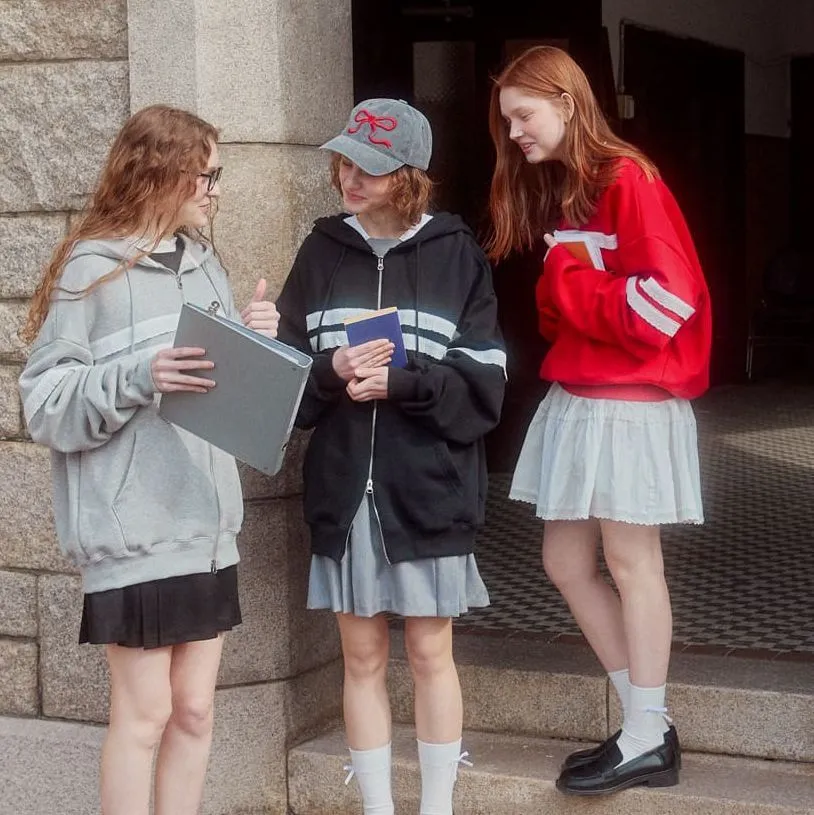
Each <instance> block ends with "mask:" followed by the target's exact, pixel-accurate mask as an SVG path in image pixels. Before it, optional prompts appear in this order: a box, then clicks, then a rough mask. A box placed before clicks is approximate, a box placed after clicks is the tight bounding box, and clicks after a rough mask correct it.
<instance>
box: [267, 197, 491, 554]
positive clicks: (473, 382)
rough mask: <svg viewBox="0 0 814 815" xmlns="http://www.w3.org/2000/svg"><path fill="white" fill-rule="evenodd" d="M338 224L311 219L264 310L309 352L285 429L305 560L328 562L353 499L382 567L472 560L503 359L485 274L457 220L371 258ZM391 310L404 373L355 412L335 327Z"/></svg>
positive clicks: (437, 221) (393, 373) (393, 375)
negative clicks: (293, 419)
mask: <svg viewBox="0 0 814 815" xmlns="http://www.w3.org/2000/svg"><path fill="white" fill-rule="evenodd" d="M346 218H347V216H343V215H335V216H333V217H330V218H322V219H320V220H318V221H317V222H316V223H315V225H314V229H313V231H312V232H311V234H310V235H309V236H308V237H307V238H306V239H305V241H304V242H303V244H302V246H301V247H300V251H299V253H298V255H297V258H296V260H295V261H294V266H293V268H292V270H291V273H290V275H289V277H288V279H287V281H286V283H285V286H284V287H283V291H282V292H281V294H280V297H279V298H278V300H277V308H278V309H279V311H280V315H281V321H280V332H279V336H280V339H282V340H283V341H284V342H287V343H289V344H291V345H294V346H295V347H297V348H300V349H301V350H303V351H306V352H307V353H309V354H311V356H312V357H313V360H314V364H313V367H312V369H311V370H312V372H311V376H310V378H309V381H308V385H307V387H306V390H305V395H304V397H303V401H302V405H301V408H300V411H299V415H298V417H297V425H298V426H299V427H302V428H306V429H307V428H314V433H313V434H312V436H311V439H310V443H309V446H308V452H307V454H306V458H305V468H304V480H305V518H306V521H307V522H308V524H309V526H310V528H311V545H312V551H313V552H314V553H315V554H320V555H327V556H329V557H331V558H333V559H334V560H335V561H337V562H338V561H340V560H341V559H342V556H343V554H344V552H345V546H346V542H347V539H348V533H349V530H350V526H351V522H352V520H353V516H354V515H355V513H356V511H357V509H358V508H359V504H360V502H361V501H362V499H363V497H364V495H365V491H367V492H368V493H370V494H371V495H372V497H373V502H374V505H375V508H376V512H377V514H378V518H379V523H380V525H381V530H382V538H383V540H384V546H385V550H386V555H387V558H388V560H389V561H390V562H391V563H398V562H401V561H407V560H416V559H418V558H424V557H438V556H447V555H462V554H468V553H470V552H472V551H473V549H474V543H475V531H476V528H477V527H478V526H480V525H481V524H482V523H483V519H484V504H485V498H486V461H485V455H484V447H483V436H484V435H485V434H486V433H487V432H488V431H489V430H491V429H492V428H493V427H494V426H495V425H496V424H497V422H498V419H499V418H500V409H501V405H502V402H503V392H504V387H505V379H506V376H505V364H506V354H505V351H504V346H503V341H502V338H501V335H500V330H499V328H498V325H497V304H496V300H495V294H494V290H493V288H492V278H491V271H490V268H489V264H488V262H487V261H486V258H485V257H484V255H483V252H482V251H481V249H480V247H479V246H478V245H477V243H476V241H475V239H474V237H473V235H472V233H471V232H470V230H469V228H468V227H467V226H466V225H465V224H464V222H463V221H462V220H461V219H460V218H459V217H458V216H456V215H449V214H447V213H439V214H436V215H435V216H434V217H433V218H432V219H431V220H430V221H429V222H427V223H426V224H425V225H424V226H423V227H422V228H421V229H420V230H419V231H418V232H417V233H416V234H415V235H414V236H413V237H411V238H410V239H409V240H405V241H404V242H402V243H401V244H399V245H398V246H396V247H394V248H393V249H391V250H390V251H389V252H388V253H387V254H386V255H385V257H384V258H383V259H381V260H380V259H379V258H377V257H376V255H375V254H374V253H373V251H372V250H371V248H370V246H369V245H368V243H367V242H366V241H365V240H364V238H363V237H362V236H361V235H360V234H359V233H358V232H357V231H356V230H355V229H354V228H353V227H352V226H350V225H349V224H347V223H345V220H346ZM390 306H396V307H397V308H398V309H399V316H400V318H401V324H402V332H403V334H404V342H405V347H406V349H407V357H408V365H407V367H406V368H391V369H390V371H389V374H388V396H387V399H386V400H378V401H372V402H361V403H359V402H354V401H353V400H352V399H351V398H350V397H349V396H348V394H347V392H346V390H345V386H346V383H345V382H344V381H343V380H342V379H341V378H340V377H339V376H338V375H337V374H336V373H335V371H334V370H333V365H332V356H333V353H334V351H335V350H336V348H338V347H339V346H341V345H346V344H347V337H346V335H345V331H344V324H343V322H342V321H343V320H344V319H346V318H347V317H351V316H355V315H358V314H361V313H362V312H365V311H370V310H373V309H377V308H387V307H390Z"/></svg>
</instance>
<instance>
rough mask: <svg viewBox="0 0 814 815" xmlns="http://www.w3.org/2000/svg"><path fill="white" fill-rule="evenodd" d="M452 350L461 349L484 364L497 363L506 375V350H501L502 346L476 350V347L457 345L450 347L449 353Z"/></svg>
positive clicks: (463, 352)
mask: <svg viewBox="0 0 814 815" xmlns="http://www.w3.org/2000/svg"><path fill="white" fill-rule="evenodd" d="M452 351H460V352H461V353H462V354H466V355H467V356H468V357H471V358H472V359H474V360H475V362H480V363H481V364H482V365H497V366H499V367H500V368H502V369H503V374H504V376H505V375H506V352H505V351H501V350H500V348H487V349H486V350H483V351H476V350H475V349H474V348H464V347H462V346H460V345H456V346H454V347H453V348H450V349H449V350H448V351H447V353H448V354H449V353H451V352H452Z"/></svg>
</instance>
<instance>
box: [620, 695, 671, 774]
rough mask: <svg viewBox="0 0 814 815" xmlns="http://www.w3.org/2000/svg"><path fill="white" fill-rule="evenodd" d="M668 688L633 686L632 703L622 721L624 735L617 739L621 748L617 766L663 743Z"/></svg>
mask: <svg viewBox="0 0 814 815" xmlns="http://www.w3.org/2000/svg"><path fill="white" fill-rule="evenodd" d="M665 690H666V688H665V686H664V685H660V686H659V687H657V688H639V687H637V686H636V685H631V686H630V705H629V707H628V710H627V712H626V713H625V721H624V722H623V724H622V735H621V736H619V740H618V741H617V742H616V746H617V747H618V748H619V750H621V752H622V760H621V761H620V762H619V764H617V766H620V765H621V764H625V763H626V762H628V761H630V760H631V759H634V758H636V757H637V756H640V755H642V754H643V753H647V752H649V751H650V750H653V749H655V748H656V747H658V746H660V745H661V744H664V733H665V730H666V728H665V724H664V723H665V719H664V711H665V707H664V696H665Z"/></svg>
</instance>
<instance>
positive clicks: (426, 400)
mask: <svg viewBox="0 0 814 815" xmlns="http://www.w3.org/2000/svg"><path fill="white" fill-rule="evenodd" d="M472 263H473V264H474V265H476V272H475V275H474V279H473V282H472V285H471V287H470V290H469V294H468V297H467V300H466V305H465V306H464V309H463V311H462V313H461V316H460V318H459V321H458V326H457V332H456V335H455V337H454V338H453V340H452V342H451V343H450V345H449V346H448V348H447V351H446V354H445V356H444V357H443V358H442V359H441V360H440V361H439V362H437V363H433V362H429V361H426V360H417V361H416V362H415V367H412V368H392V369H391V370H390V372H389V374H388V399H389V400H391V401H392V402H393V403H395V404H397V405H398V406H399V407H400V408H401V410H403V411H404V412H405V413H406V414H407V415H409V416H413V417H415V419H416V420H417V421H419V422H421V423H422V424H423V425H424V426H426V427H427V428H428V429H430V430H431V431H432V432H434V433H436V434H437V435H438V436H441V437H442V438H443V439H446V440H447V441H451V442H457V443H459V444H471V443H472V442H474V441H476V440H477V439H479V438H481V437H482V436H484V435H485V434H486V433H487V432H489V431H490V430H491V429H492V428H493V427H495V425H496V424H497V423H498V421H499V419H500V410H501V407H502V405H503V393H504V390H505V385H506V352H505V350H504V346H503V339H502V337H501V334H500V329H499V328H498V324H497V299H496V297H495V292H494V289H493V288H492V276H491V272H490V269H489V264H488V263H487V262H486V259H485V258H484V257H483V254H482V253H481V252H480V250H479V249H476V252H475V253H473V255H472Z"/></svg>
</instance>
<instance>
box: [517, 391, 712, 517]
mask: <svg viewBox="0 0 814 815" xmlns="http://www.w3.org/2000/svg"><path fill="white" fill-rule="evenodd" d="M509 497H510V498H513V499H515V500H517V501H525V502H527V503H530V504H533V505H534V506H535V508H536V514H537V517H538V518H543V519H545V520H549V521H555V520H560V521H572V520H583V519H587V518H600V519H607V520H612V521H622V522H625V523H631V524H644V525H648V526H652V525H661V524H674V523H694V524H699V523H703V520H704V513H703V508H702V500H701V478H700V471H699V465H698V433H697V429H696V424H695V415H694V414H693V411H692V407H691V405H690V403H689V402H688V401H686V400H684V399H669V400H667V401H663V402H627V401H622V400H616V399H588V398H584V397H580V396H573V395H571V394H570V393H568V391H566V390H564V389H563V388H562V387H560V386H559V385H556V384H555V385H552V386H551V388H550V390H549V392H548V394H547V395H546V397H545V399H543V401H542V402H541V403H540V406H539V407H538V409H537V412H536V414H535V415H534V418H533V419H532V422H531V424H530V425H529V429H528V432H527V434H526V439H525V441H524V442H523V448H522V450H521V452H520V457H519V459H518V461H517V467H516V469H515V472H514V478H513V480H512V486H511V490H510V492H509Z"/></svg>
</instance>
